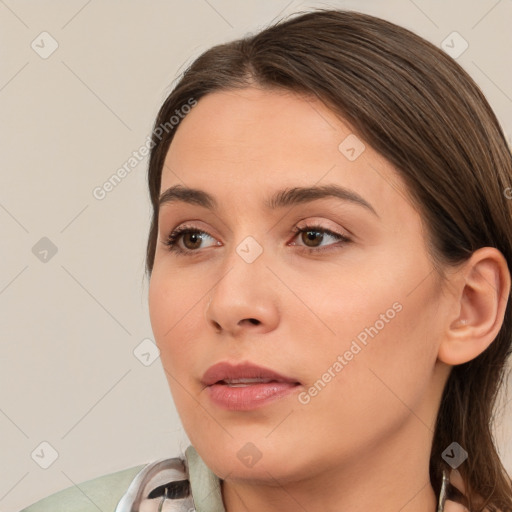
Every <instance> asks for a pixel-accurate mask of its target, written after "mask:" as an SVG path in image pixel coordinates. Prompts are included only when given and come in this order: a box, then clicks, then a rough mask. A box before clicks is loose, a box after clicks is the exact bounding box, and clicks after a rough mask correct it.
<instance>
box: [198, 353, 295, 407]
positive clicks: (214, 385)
mask: <svg viewBox="0 0 512 512" xmlns="http://www.w3.org/2000/svg"><path fill="white" fill-rule="evenodd" d="M201 382H202V384H203V386H204V387H205V389H204V391H205V393H206V396H208V397H209V399H210V400H211V402H212V403H213V404H215V405H216V406H217V407H220V408H221V409H224V410H228V411H231V412H235V411H236V412H242V411H254V410H255V409H259V408H261V407H266V406H267V405H270V404H271V403H273V402H275V401H276V400H284V399H286V398H289V397H291V396H293V394H294V393H297V390H298V389H300V386H301V383H300V382H298V381H297V380H296V379H294V378H291V377H287V376H285V375H281V374H280V373H277V372H275V371H274V370H271V369H270V368H265V367H263V366H257V365H254V364H252V363H248V362H246V363H242V364H238V365H232V364H230V363H228V362H222V363H218V364H215V365H213V366H212V367H210V368H209V369H208V370H207V371H206V373H205V374H204V375H203V378H202V381H201Z"/></svg>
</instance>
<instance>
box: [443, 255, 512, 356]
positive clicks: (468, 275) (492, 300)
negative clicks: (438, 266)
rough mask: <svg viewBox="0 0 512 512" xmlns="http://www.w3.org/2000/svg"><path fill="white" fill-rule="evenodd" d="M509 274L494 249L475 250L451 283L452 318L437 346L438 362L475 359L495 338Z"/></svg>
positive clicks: (502, 258) (503, 259)
mask: <svg viewBox="0 0 512 512" xmlns="http://www.w3.org/2000/svg"><path fill="white" fill-rule="evenodd" d="M510 281H511V277H510V270H509V268H508V265H507V260H506V259H505V257H504V256H503V254H502V253H501V252H500V251H499V250H498V249H496V248H494V247H482V248H480V249H478V250H476V251H475V252H474V253H473V254H472V255H471V257H470V258H469V259H468V260H467V261H466V262H465V263H464V264H463V265H462V266H461V268H460V270H459V271H458V272H457V273H456V275H455V277H454V278H453V279H452V286H453V290H454V295H453V299H454V300H455V301H456V304H455V305H454V308H453V311H455V313H454V314H452V316H447V325H446V327H445V328H444V330H443V333H442V334H443V336H442V339H441V343H440V345H439V352H438V359H439V360H440V361H442V362H444V363H446V364H449V365H458V364H462V363H466V362H468V361H471V360H472V359H475V358H476V357H477V356H479V355H480V354H481V353H482V352H483V351H484V350H485V349H486V348H487V347H488V346H489V345H490V344H491V343H492V342H493V341H494V339H495V338H496V336H497V335H498V333H499V331H500V329H501V326H502V324H503V318H504V316H505V310H506V306H507V302H508V299H509V296H510Z"/></svg>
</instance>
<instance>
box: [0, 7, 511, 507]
mask: <svg viewBox="0 0 512 512" xmlns="http://www.w3.org/2000/svg"><path fill="white" fill-rule="evenodd" d="M313 6H334V7H343V8H347V9H355V10H360V11H363V12H367V13H370V14H374V15H377V16H380V17H383V18H386V19H389V20H390V21H393V22H396V23H398V24H400V25H403V26H404V27H406V28H409V29H411V30H413V31H414V32H416V33H418V34H419V35H421V36H423V37H424V38H426V39H428V40H430V41H432V42H433V43H434V44H436V45H438V46H440V45H441V43H442V41H443V40H445V39H446V37H447V36H448V35H449V34H451V33H452V32H453V31H457V32H459V33H460V34H461V35H462V37H463V38H464V39H465V40H466V41H467V42H468V43H469V47H468V49H467V50H466V51H465V52H464V53H463V54H462V55H460V57H458V58H457V61H458V62H460V64H461V65H462V66H463V67H464V68H465V69H466V70H467V71H468V72H469V73H470V74H471V75H472V76H473V78H474V79H475V80H476V82H477V83H478V84H479V85H480V87H481V88H482V90H483V92H484V94H485V95H486V96H487V98H488V100H489V102H490V103H491V105H492V107H493V108H494V109H495V111H496V113H497V115H498V118H499V119H500V121H501V123H502V126H503V128H504V129H505V131H506V132H507V133H508V134H510V133H512V99H511V98H512V76H511V66H510V55H511V49H512V31H511V30H510V26H511V21H512V2H510V1H501V2H500V1H497V2H496V1H494V0H492V1H491V0H489V1H472V2H468V1H464V0H457V1H450V2H446V1H421V0H415V1H412V0H388V1H382V0H374V1H370V0H368V1H346V2H342V1H338V2H309V3H306V2H296V1H292V2H290V1H289V0H282V1H269V0H266V1H262V0H245V1H243V2H242V1H238V2H237V1H235V0H210V1H209V2H206V1H202V0H193V1H181V2H178V1H153V2H143V1H141V0H137V1H123V2H122V1H99V0H93V1H89V2H88V1H87V0H76V1H75V0H74V1H55V0H53V1H45V2H24V1H21V0H17V1H15V0H5V2H0V37H1V41H0V43H1V44H0V48H1V62H2V65H1V70H0V109H1V110H0V114H1V120H2V121H1V133H0V144H1V155H2V158H1V163H0V166H1V170H0V177H1V178H0V179H1V181H0V240H1V241H0V244H1V251H0V258H1V260H0V261H1V265H0V311H1V313H0V315H1V316H0V329H1V350H0V454H1V466H0V511H7V510H19V509H20V508H22V507H24V506H27V505H29V504H31V503H33V502H34V501H36V500H39V499H41V498H43V497H45V496H47V495H49V494H52V493H54V492H56V491H58V490H60V489H63V488H65V487H69V486H71V485H73V484H74V483H79V482H82V481H84V480H88V479H90V478H94V477H97V476H100V475H102V474H105V473H109V472H113V471H118V470H121V469H124V468H127V467H131V466H135V465H138V464H143V463H147V462H150V461H152V460H156V459H158V458H161V457H166V456H169V457H171V456H176V455H177V454H179V453H181V452H182V450H184V448H185V447H186V446H187V445H188V440H187V437H186V435H185V433H184V432H183V429H182V427H181V424H180V421H179V418H178V416H177V413H176V411H175V408H174V404H173V403H172V398H171V395H170V392H169V390H168V386H167V381H166V379H165V376H164V372H163V370H162V368H161V365H160V361H159V359H156V360H155V361H154V362H153V363H152V364H151V365H149V366H146V365H144V364H143V363H142V362H141V361H140V360H139V359H138V358H137V357H136V356H135V354H134V351H135V352H136V353H137V347H138V346H139V344H140V343H141V342H143V340H145V339H150V340H152V331H151V326H150V323H149V315H148V308H147V282H146V281H145V280H144V256H145V244H146V237H147V233H148V227H149V219H150V207H149V200H148V194H147V191H146V177H145V173H146V169H147V158H145V159H143V160H142V161H140V163H137V165H136V166H133V167H131V164H129V163H128V162H129V158H130V157H132V154H133V152H134V151H137V150H138V149H139V148H140V147H141V146H142V145H144V143H145V142H146V141H147V137H148V136H149V134H150V132H151V129H152V123H153V120H154V117H155V115H156V112H157V110H158V108H159V106H160V104H161V103H162V101H163V100H164V98H165V97H166V95H167V93H168V92H169V91H170V88H171V84H172V83H173V81H174V80H175V79H176V78H177V76H178V74H179V73H180V72H181V71H182V70H183V69H184V67H185V65H186V64H187V63H189V62H190V61H191V60H192V59H193V58H195V57H197V56H198V55H199V53H201V52H202V51H204V50H205V49H207V48H208V47H210V46H212V45H214V44H217V43H220V42H223V41H227V40H231V39H234V38H237V37H239V36H243V35H244V34H246V33H248V32H256V31H257V30H259V29H260V28H262V27H263V26H265V25H266V24H268V23H270V22H271V21H273V20H274V19H275V18H276V17H279V18H280V17H282V16H284V15H287V14H290V13H293V12H296V11H298V10H300V9H308V8H309V7H313ZM41 32H48V33H49V34H50V35H51V37H52V38H53V39H54V40H55V41H56V42H57V43H58V48H57V49H56V51H55V52H54V53H52V54H51V55H49V56H47V58H43V56H45V55H44V54H45V52H49V51H50V50H51V44H55V43H52V40H51V39H50V37H49V36H47V35H43V36H40V34H41ZM41 39H43V42H41ZM32 44H33V46H34V47H35V48H33V47H32V46H31V45H32ZM41 55H43V56H41ZM132 163H133V161H132ZM125 164H126V165H128V168H129V169H130V172H129V173H127V175H126V177H124V179H123V180H122V181H121V182H120V183H119V184H117V186H116V187H115V188H113V189H112V190H111V191H110V192H108V193H107V194H106V195H105V197H104V198H103V199H97V198H96V197H95V196H94V194H93V191H94V190H95V189H96V188H97V187H101V186H102V185H103V183H105V182H106V181H107V180H108V179H109V178H110V177H111V176H112V174H114V173H115V172H116V171H117V170H118V169H119V168H120V167H122V166H123V165H125ZM41 239H43V240H41ZM55 250H56V251H57V252H56V253H55V254H53V253H52V251H53V252H54V251H55ZM45 251H47V252H45ZM45 258H46V261H42V260H41V259H43V260H44V259H45ZM145 343H147V342H145ZM142 349H144V345H142V346H141V349H140V350H142ZM496 436H497V439H498V445H499V447H500V451H501V453H502V456H503V460H504V462H505V465H506V468H507V469H508V471H509V472H511V473H512V443H510V442H508V441H506V440H507V439H510V438H511V437H512V406H511V403H509V404H508V408H507V410H506V414H505V416H504V418H503V423H502V426H501V427H500V428H499V429H498V430H497V432H496ZM43 442H46V443H49V445H51V447H53V449H54V450H56V452H57V453H58V458H57V459H56V460H55V462H53V464H51V465H50V466H49V467H48V468H47V469H43V468H42V467H41V466H40V464H41V463H43V464H44V461H43V459H45V460H46V462H47V463H48V462H49V461H50V457H51V454H52V448H50V447H49V446H48V445H45V444H43V445H41V443H43ZM41 450H42V451H41ZM38 454H39V456H38ZM38 462H39V463H38Z"/></svg>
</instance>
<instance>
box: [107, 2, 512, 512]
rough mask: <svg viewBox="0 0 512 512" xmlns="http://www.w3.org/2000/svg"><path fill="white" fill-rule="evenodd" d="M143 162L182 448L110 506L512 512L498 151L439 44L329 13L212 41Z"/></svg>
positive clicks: (506, 206) (357, 16)
mask: <svg viewBox="0 0 512 512" xmlns="http://www.w3.org/2000/svg"><path fill="white" fill-rule="evenodd" d="M148 179H149V190H150V195H151V200H152V205H153V219H152V225H151V230H150V234H149V240H148V246H147V271H148V275H149V276H150V288H149V307H150V316H151V323H152V327H153V331H154V335H155V339H156V342H157V344H158V347H159V349H160V356H161V359H162V363H163V367H164V370H165V372H166V376H167V379H168V382H169V386H170V390H171V392H172V395H173V398H174V401H175V404H176V407H177V410H178V412H179V414H180V417H181V420H182V423H183V426H184V428H185V431H186V433H187V435H188V437H189V439H190V441H191V446H189V447H188V448H187V450H186V452H185V454H184V456H183V457H176V458H173V459H161V460H159V461H155V462H153V463H151V464H148V465H145V466H144V467H143V468H142V469H141V470H140V471H139V472H138V473H137V474H136V476H135V477H134V478H133V479H131V481H130V485H129V486H128V488H127V490H126V492H125V493H124V495H123V497H122V498H121V499H120V500H119V502H118V504H117V508H116V512H128V511H130V512H132V511H136V510H140V511H153V510H154V511H157V510H197V511H227V512H238V511H242V510H243V511H262V510H264V511H266V512H272V511H276V510H279V511H292V510H293V511H296V510H307V511H311V512H313V511H318V510H353V511H356V510H357V511H359V510H360V511H363V510H379V511H381V512H387V511H398V510H400V511H401V512H411V511H415V512H427V511H428V512H435V511H438V512H441V511H443V510H444V511H455V510H470V511H471V512H476V511H484V510H486V511H496V510H501V511H511V510H512V492H511V479H510V477H509V476H508V475H507V473H506V471H505V469H504V467H503V465H502V463H501V461H500V458H499V456H498V453H497V451H496V447H495V445H494V441H493V438H492V423H491V418H492V417H493V411H494V405H495V399H496V394H497V392H498V390H499V386H500V384H501V383H502V380H503V379H504V370H505V365H506V361H507V356H508V355H509V354H510V352H511V341H512V316H511V302H510V300H509V298H510V289H511V278H510V270H509V269H510V268H511V266H512V223H511V213H512V206H511V204H512V203H511V201H510V199H509V194H507V192H508V191H509V190H511V189H510V187H511V186H512V156H511V153H510V150H509V148H508V147H507V144H506V141H505V138H504V135H503V133H502V130H501V128H500V126H499V123H498V121H497V119H496V117H495V115H494V113H493V112H492V110H491V108H490V107H489V105H488V103H487V101H486V100H485V98H484V96H483V95H482V93H481V92H480V90H479V89H478V87H477V86H476V85H475V83H474V82H473V80H472V79H471V78H470V77H469V76H468V75H467V73H465V72H464V71H463V69H462V68H461V67H460V66H459V65H458V64H457V63H456V62H455V61H454V60H452V59H451V58H450V57H448V56H447V55H445V54H444V53H443V52H442V51H441V50H439V49H438V48H436V47H435V46H433V45H432V44H430V43H428V42H427V41H425V40H423V39H422V38H420V37H419V36H417V35H415V34H413V33H411V32H410V31H408V30H406V29H404V28H401V27H398V26H396V25H394V24H392V23H390V22H387V21H384V20H382V19H379V18H376V17H372V16H369V15H366V14H361V13H357V12H344V11H337V10H327V9H325V10H324V9H319V10H316V11H313V12H309V13H305V14H301V15H299V16H296V17H293V18H291V19H289V20H285V21H281V22H280V23H277V24H275V25H273V26H271V27H269V28H267V29H265V30H263V31H262V32H260V33H258V34H256V35H253V36H250V37H247V38H244V39H241V40H237V41H233V42H230V43H227V44H222V45H218V46H216V47H214V48H211V49H210V50H208V51H206V52H205V53H204V54H203V55H201V56H200V57H199V58H198V59H196V60H195V62H194V63H193V64H192V65H191V66H190V68H189V69H188V70H187V71H186V72H185V73H184V75H183V76H182V77H181V80H180V81H179V83H178V84H177V85H176V87H175V88H174V90H173V91H172V92H171V94H170V95H169V97H168V98H167V99H166V100H165V102H164V104H163V106H162V108H161V110H160V112H159V114H158V117H157V119H156V122H155V129H154V132H153V147H152V150H151V157H150V164H149V174H148ZM123 485H124V484H123Z"/></svg>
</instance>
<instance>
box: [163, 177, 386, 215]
mask: <svg viewBox="0 0 512 512" xmlns="http://www.w3.org/2000/svg"><path fill="white" fill-rule="evenodd" d="M329 197H335V198H337V199H341V200H342V201H346V202H350V203H353V204H357V205H359V206H363V207H364V208H366V209H367V210H369V211H371V212H372V213H373V214H374V215H376V216H377V217H379V214H378V213H377V212H376V211H375V209H374V208H373V206H372V205H371V204H370V203H369V202H368V201H366V199H364V198H363V197H361V196H360V195H359V194H358V193H356V192H354V191H353V190H350V189H348V188H345V187H342V186H340V185H336V184H328V185H321V186H312V187H292V188H285V189H283V190H278V191H277V192H275V193H274V194H273V195H272V197H270V198H269V199H267V200H266V201H265V202H264V203H263V206H264V207H265V208H266V209H268V210H276V209H278V208H285V207H287V206H293V205H298V204H304V203H308V202H310V201H315V200H317V199H324V198H329ZM173 202H184V203H188V204H194V205H198V206H202V207H204V208H208V209H209V210H213V211H217V210H218V203H217V200H216V199H215V198H214V197H213V196H212V195H211V194H209V193H208V192H205V191H204V190H200V189H196V188H190V187H185V186H183V185H174V186H172V187H169V188H168V189H167V190H165V192H163V193H162V194H161V195H160V199H159V206H162V205H163V204H169V203H173ZM379 218H380V217H379Z"/></svg>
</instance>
